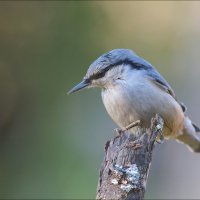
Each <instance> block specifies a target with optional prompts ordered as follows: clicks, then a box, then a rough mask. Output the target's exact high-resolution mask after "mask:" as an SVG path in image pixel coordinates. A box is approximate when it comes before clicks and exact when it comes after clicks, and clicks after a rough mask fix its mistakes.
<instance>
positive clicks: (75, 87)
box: [67, 80, 90, 94]
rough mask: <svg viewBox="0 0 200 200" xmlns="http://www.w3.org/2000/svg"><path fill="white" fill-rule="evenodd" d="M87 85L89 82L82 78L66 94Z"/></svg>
mask: <svg viewBox="0 0 200 200" xmlns="http://www.w3.org/2000/svg"><path fill="white" fill-rule="evenodd" d="M89 85H90V83H89V82H88V81H87V80H83V81H81V82H80V83H79V84H77V85H76V86H74V87H73V88H72V89H71V90H70V91H69V92H68V93H67V94H71V93H74V92H78V91H79V90H82V89H84V88H86V87H87V86H89Z"/></svg>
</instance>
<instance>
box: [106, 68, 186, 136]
mask: <svg viewBox="0 0 200 200" xmlns="http://www.w3.org/2000/svg"><path fill="white" fill-rule="evenodd" d="M102 99H103V103H104V105H105V108H106V110H107V112H108V114H109V115H110V116H111V118H112V119H113V121H114V122H115V123H117V125H118V126H119V127H121V128H124V127H126V126H127V125H129V124H130V123H132V122H134V121H136V120H141V122H142V124H143V125H144V126H145V127H149V126H150V122H151V118H152V117H153V116H154V115H155V114H156V113H158V114H160V115H161V116H162V117H163V118H164V121H165V124H166V127H167V129H166V130H167V131H165V132H166V133H165V134H166V135H168V134H171V133H169V132H173V130H174V131H175V132H176V131H178V129H179V128H180V127H181V126H182V121H183V118H184V115H183V112H182V110H181V108H180V106H179V104H178V103H177V102H176V100H175V99H174V98H173V97H172V96H171V95H170V94H168V93H167V92H165V91H163V90H161V89H160V88H158V87H157V86H156V85H154V84H153V83H152V82H151V81H149V80H148V79H147V78H146V77H144V76H142V75H141V74H140V71H138V72H136V73H134V74H130V76H129V77H127V79H126V80H119V81H117V82H116V83H113V84H111V85H110V86H109V87H107V88H106V89H104V90H103V91H102Z"/></svg>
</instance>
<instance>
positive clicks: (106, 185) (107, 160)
mask: <svg viewBox="0 0 200 200" xmlns="http://www.w3.org/2000/svg"><path fill="white" fill-rule="evenodd" d="M162 128H163V120H162V118H161V117H159V116H158V115H156V116H155V117H154V118H153V119H152V122H151V127H150V128H148V129H144V128H141V127H140V126H137V127H135V134H133V133H129V132H128V131H126V132H124V133H123V134H121V135H120V136H117V137H115V138H114V139H112V140H110V141H108V142H107V143H106V145H105V157H104V161H103V163H102V167H101V170H100V175H99V183H98V187H97V196H96V199H137V200H138V199H144V194H145V190H146V183H147V178H148V172H149V167H150V164H151V159H152V152H153V149H154V143H155V141H156V139H157V136H158V135H159V134H161V133H162ZM136 135H137V137H136Z"/></svg>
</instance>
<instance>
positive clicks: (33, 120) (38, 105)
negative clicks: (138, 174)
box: [0, 1, 200, 199]
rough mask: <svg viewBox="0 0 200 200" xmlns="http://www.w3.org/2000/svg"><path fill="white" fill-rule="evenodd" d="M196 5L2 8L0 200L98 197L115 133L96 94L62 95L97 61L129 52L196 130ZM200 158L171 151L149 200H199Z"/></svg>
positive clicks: (174, 146)
mask: <svg viewBox="0 0 200 200" xmlns="http://www.w3.org/2000/svg"><path fill="white" fill-rule="evenodd" d="M199 9H200V2H194V1H192V2H189V1H188V2H178V1H168V2H166V1H163V2H159V1H155V2H153V1H152V2H147V1H143V2H138V1H133V2H99V1H94V2H92V1H87V2H76V1H71V2H70V1H66V2H65V1H62V2H55V1H51V2H50V1H49V2H48V1H41V2H39V1H35V2H28V1H21V2H20V1H13V2H3V1H1V2H0V95H1V96H0V97H1V98H0V163H1V164H0V198H4V199H6V198H7V199H9V198H15V199H16V198H19V199H22V198H25V199H28V198H32V199H33V198H40V199H43V198H45V199H53V198H54V199H59V198H65V199H66V198H70V199H72V198H74V199H75V198H79V199H80V198H82V199H83V198H85V199H86V198H87V199H89V198H90V199H92V198H94V197H95V193H96V186H97V180H98V171H99V168H100V165H101V162H102V159H103V155H104V152H103V149H104V144H105V142H106V141H107V140H108V139H109V138H111V137H113V135H114V134H113V129H114V128H115V127H116V125H115V124H114V123H113V122H112V120H111V119H110V118H109V117H108V115H107V114H106V111H105V109H104V107H103V104H102V101H101V98H100V90H86V91H83V92H82V93H79V94H78V93H77V94H74V95H70V96H68V95H66V92H67V90H69V89H70V88H71V87H72V86H73V85H74V84H76V83H78V82H79V81H80V80H81V78H82V77H83V76H84V74H85V72H86V70H87V68H88V66H89V65H90V64H91V62H92V61H94V59H96V58H97V57H98V56H100V55H101V54H102V53H105V52H107V51H109V50H111V49H114V48H130V49H133V50H134V51H135V52H137V53H138V54H139V55H140V56H142V57H144V58H145V59H147V60H148V61H150V62H151V63H152V64H153V65H155V66H156V67H157V69H158V70H159V71H160V72H161V73H162V74H163V75H164V76H165V77H166V79H167V80H168V81H169V82H170V83H171V85H172V87H173V88H174V90H175V92H176V94H177V96H178V97H179V99H180V100H181V101H183V102H184V103H185V104H186V105H187V107H188V115H190V116H191V118H192V119H193V120H194V121H195V122H196V123H197V124H199V125H200V118H199V115H200V104H199V102H200V93H199V90H200V89H199V85H200V78H199V77H200V60H199V57H200V26H199V24H200V12H199ZM199 166H200V155H197V154H192V153H191V152H190V151H188V149H187V148H185V147H184V146H183V145H181V144H178V143H177V142H175V141H167V142H165V143H164V144H163V145H158V146H157V147H156V150H155V152H154V157H153V162H152V166H151V171H150V176H149V181H148V185H147V193H146V198H154V199H155V198H159V199H164V198H165V199H169V198H173V199H175V198H185V199H188V198H190V199H191V198H200V190H199V180H200V173H199V169H200V167H199Z"/></svg>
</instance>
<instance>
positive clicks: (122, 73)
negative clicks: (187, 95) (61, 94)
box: [68, 49, 200, 153]
mask: <svg viewBox="0 0 200 200" xmlns="http://www.w3.org/2000/svg"><path fill="white" fill-rule="evenodd" d="M91 87H95V88H96V87H98V88H101V89H102V90H101V96H102V100H103V104H104V106H105V108H106V110H107V112H108V114H109V115H110V117H111V118H112V120H113V121H114V122H115V123H116V124H117V125H118V126H119V127H120V128H121V130H123V129H125V128H126V127H128V126H129V125H130V124H131V123H133V122H135V121H137V120H139V121H140V125H141V126H142V127H145V128H148V127H150V124H151V119H152V117H154V116H155V115H156V114H158V115H160V116H161V117H162V119H163V120H164V128H163V136H164V138H166V139H175V140H177V141H179V142H181V143H184V144H185V145H186V146H187V147H188V148H189V149H190V150H191V151H193V152H199V153H200V137H199V135H198V132H200V128H199V127H198V126H197V125H195V124H194V123H193V122H192V121H191V120H190V118H189V117H188V116H187V115H186V113H185V111H186V106H185V105H184V104H183V103H182V102H180V101H179V100H178V99H177V97H176V96H175V93H174V91H173V89H172V87H171V86H170V84H169V83H168V82H167V81H166V80H165V78H164V77H163V76H162V75H161V74H160V73H159V72H158V71H157V70H156V68H155V67H154V66H153V65H152V64H151V63H149V62H148V61H146V60H145V59H143V58H142V57H140V56H138V55H137V54H136V53H135V52H134V51H133V50H131V49H114V50H111V51H109V52H107V53H105V54H103V55H101V56H100V57H99V58H97V59H96V60H95V61H94V62H93V63H92V64H91V65H90V66H89V68H88V70H87V73H86V75H85V76H84V77H83V79H82V81H81V82H80V83H79V84H77V85H76V86H75V87H73V88H72V89H71V90H70V91H69V92H68V94H71V93H74V92H77V91H80V90H82V89H84V88H91ZM129 131H130V132H132V133H134V129H133V128H130V130H129Z"/></svg>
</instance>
